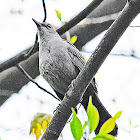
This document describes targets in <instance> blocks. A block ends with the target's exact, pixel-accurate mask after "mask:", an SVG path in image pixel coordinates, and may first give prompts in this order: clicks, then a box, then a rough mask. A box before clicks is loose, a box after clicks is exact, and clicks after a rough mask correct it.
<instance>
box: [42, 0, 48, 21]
mask: <svg viewBox="0 0 140 140" xmlns="http://www.w3.org/2000/svg"><path fill="white" fill-rule="evenodd" d="M42 4H43V9H44V19H43V22H45V20H46V18H47V11H46V5H45V1H44V0H42Z"/></svg>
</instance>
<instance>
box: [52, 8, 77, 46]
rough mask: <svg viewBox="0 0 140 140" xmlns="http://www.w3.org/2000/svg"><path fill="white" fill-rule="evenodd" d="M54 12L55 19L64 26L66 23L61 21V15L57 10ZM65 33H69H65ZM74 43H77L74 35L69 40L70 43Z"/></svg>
mask: <svg viewBox="0 0 140 140" xmlns="http://www.w3.org/2000/svg"><path fill="white" fill-rule="evenodd" d="M55 12H56V16H57V18H58V19H59V20H60V21H61V23H62V25H64V24H65V23H66V21H62V18H61V13H60V12H59V11H58V10H55ZM67 33H69V32H68V31H67ZM66 36H67V35H66ZM69 36H70V33H69ZM68 41H69V40H68ZM76 41H77V36H76V35H75V36H73V37H71V38H70V43H72V44H74V43H75V42H76Z"/></svg>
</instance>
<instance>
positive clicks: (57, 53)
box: [33, 19, 118, 136]
mask: <svg viewBox="0 0 140 140" xmlns="http://www.w3.org/2000/svg"><path fill="white" fill-rule="evenodd" d="M33 21H34V22H35V24H36V25H37V28H38V33H39V38H40V41H39V70H40V74H41V75H42V76H43V77H44V79H45V80H46V81H47V82H48V83H49V84H50V86H51V87H52V88H53V89H54V91H55V92H56V94H57V96H58V97H59V98H60V99H61V100H62V99H63V97H64V94H65V93H66V92H67V90H68V87H69V85H70V84H71V82H72V80H73V79H75V78H76V76H77V75H78V73H79V72H80V70H81V69H82V68H83V66H84V65H85V63H86V61H85V59H84V58H83V56H82V54H81V53H80V52H79V50H78V49H76V47H75V46H73V45H72V44H70V43H68V42H66V41H64V40H63V39H62V38H61V37H60V36H59V34H58V33H57V32H56V31H55V29H54V28H53V27H52V26H51V25H50V24H49V23H46V22H43V23H39V22H37V21H36V20H35V19H33ZM89 96H92V98H93V104H94V105H95V106H96V108H97V109H98V111H99V114H100V121H99V125H98V127H97V129H96V130H95V133H96V134H97V133H98V132H99V129H100V127H101V126H102V124H103V123H104V122H105V121H106V120H107V119H109V118H110V117H111V115H110V114H109V113H108V111H107V110H106V109H105V107H104V106H103V105H102V103H101V101H100V100H99V98H98V95H97V88H96V85H95V79H93V80H92V81H91V83H90V84H89V87H88V88H87V90H86V92H85V94H84V97H83V100H82V102H81V104H82V105H83V106H84V108H85V109H87V105H88V100H89ZM117 129H118V127H117V125H116V126H115V128H114V130H113V131H112V132H111V134H112V135H114V136H116V135H117Z"/></svg>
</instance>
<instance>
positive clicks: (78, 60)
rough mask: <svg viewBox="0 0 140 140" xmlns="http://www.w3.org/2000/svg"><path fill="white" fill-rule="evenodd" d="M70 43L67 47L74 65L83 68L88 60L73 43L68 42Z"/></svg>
mask: <svg viewBox="0 0 140 140" xmlns="http://www.w3.org/2000/svg"><path fill="white" fill-rule="evenodd" d="M68 45H69V46H68V47H67V49H68V53H69V56H70V58H71V61H72V63H73V65H74V66H76V67H77V68H78V69H79V70H82V68H83V66H84V65H85V63H86V60H85V59H84V57H83V56H82V54H81V53H80V52H79V50H78V49H77V48H76V47H75V46H74V45H73V44H71V43H69V42H68Z"/></svg>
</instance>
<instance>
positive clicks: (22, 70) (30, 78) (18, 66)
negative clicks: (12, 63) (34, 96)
mask: <svg viewBox="0 0 140 140" xmlns="http://www.w3.org/2000/svg"><path fill="white" fill-rule="evenodd" d="M17 68H18V69H19V70H20V71H21V72H22V73H23V74H24V75H25V76H26V78H28V79H29V80H30V81H31V82H32V83H34V84H35V85H36V86H37V87H38V88H40V89H41V90H43V91H45V92H47V93H48V94H50V95H51V96H53V97H54V98H55V99H57V100H58V101H61V100H60V99H59V98H57V97H56V96H55V95H53V94H52V93H51V92H49V91H47V90H46V89H44V88H43V87H41V86H40V85H39V84H38V83H36V82H35V81H34V80H33V79H32V77H31V76H30V75H29V74H28V73H27V72H26V71H25V70H24V69H23V68H22V66H21V65H20V64H17Z"/></svg>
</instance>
